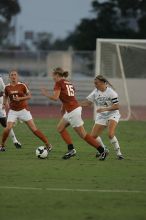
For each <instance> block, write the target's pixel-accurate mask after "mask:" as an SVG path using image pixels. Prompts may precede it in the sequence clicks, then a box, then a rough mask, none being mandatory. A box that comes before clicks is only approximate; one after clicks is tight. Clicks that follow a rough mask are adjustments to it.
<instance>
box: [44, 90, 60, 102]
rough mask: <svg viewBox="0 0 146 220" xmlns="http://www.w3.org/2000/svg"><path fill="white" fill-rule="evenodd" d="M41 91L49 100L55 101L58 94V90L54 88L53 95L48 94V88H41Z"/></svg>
mask: <svg viewBox="0 0 146 220" xmlns="http://www.w3.org/2000/svg"><path fill="white" fill-rule="evenodd" d="M41 92H42V95H44V96H46V97H47V98H49V99H50V100H53V101H57V100H58V99H59V96H60V90H55V91H54V93H53V95H49V92H48V90H47V89H45V88H42V89H41Z"/></svg>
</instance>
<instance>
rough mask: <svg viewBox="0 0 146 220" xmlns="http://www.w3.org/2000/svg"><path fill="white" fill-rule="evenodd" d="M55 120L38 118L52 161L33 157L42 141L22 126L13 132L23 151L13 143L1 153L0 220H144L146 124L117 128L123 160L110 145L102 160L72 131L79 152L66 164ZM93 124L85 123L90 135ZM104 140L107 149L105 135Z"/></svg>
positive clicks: (122, 125)
mask: <svg viewBox="0 0 146 220" xmlns="http://www.w3.org/2000/svg"><path fill="white" fill-rule="evenodd" d="M57 121H58V120H55V119H51V120H50V119H48V120H45V119H44V120H36V123H37V125H38V127H39V128H40V129H41V130H42V131H44V132H45V134H46V135H47V136H48V137H49V139H50V141H51V142H52V143H53V145H54V149H53V151H52V152H51V153H50V155H49V157H48V159H46V160H39V159H37V158H36V157H35V148H36V147H37V146H39V145H42V143H41V142H40V141H39V140H38V139H37V138H36V137H35V136H33V135H32V133H31V132H29V130H28V128H26V126H25V125H24V124H19V125H17V126H16V128H15V131H16V134H17V136H18V137H19V139H20V141H21V142H22V144H23V148H22V149H21V150H17V149H15V148H14V147H13V144H12V142H11V140H9V141H8V142H7V146H8V147H7V151H6V152H3V153H2V152H1V153H0V220H10V219H11V220H47V219H50V220H74V219H76V220H93V219H96V220H107V219H108V220H113V219H118V220H124V219H126V220H127V219H128V220H145V219H146V122H132V121H131V122H121V123H120V124H119V127H118V129H117V137H118V138H119V140H120V143H121V149H122V151H123V154H124V156H125V160H123V161H118V160H117V159H116V156H115V152H114V151H113V149H112V147H110V155H109V157H108V158H107V160H106V161H98V160H97V159H96V158H95V150H94V148H92V147H90V146H88V145H87V144H86V143H85V142H83V141H82V140H81V139H79V138H78V137H77V135H76V134H75V133H74V132H73V131H72V130H70V132H71V133H72V137H73V139H74V144H75V146H76V149H77V151H78V154H77V156H76V157H74V158H71V159H70V160H67V161H64V160H62V159H61V157H62V155H63V154H64V152H65V151H66V147H65V144H64V142H63V141H62V140H61V138H60V136H59V135H58V134H57V132H56V130H55V127H56V124H57ZM92 124H93V122H92V121H90V120H86V121H85V126H86V128H87V130H88V131H90V129H91V127H92ZM1 131H2V129H1ZM103 138H104V140H105V143H106V144H107V145H109V142H108V138H107V135H106V132H105V134H104V135H103Z"/></svg>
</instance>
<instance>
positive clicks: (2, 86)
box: [0, 77, 5, 92]
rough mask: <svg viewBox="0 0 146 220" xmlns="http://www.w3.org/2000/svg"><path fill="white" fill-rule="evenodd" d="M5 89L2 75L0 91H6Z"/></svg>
mask: <svg viewBox="0 0 146 220" xmlns="http://www.w3.org/2000/svg"><path fill="white" fill-rule="evenodd" d="M4 90H5V84H4V81H3V79H2V77H0V92H4Z"/></svg>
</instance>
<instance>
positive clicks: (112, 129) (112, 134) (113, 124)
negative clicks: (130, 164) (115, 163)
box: [108, 120, 124, 160]
mask: <svg viewBox="0 0 146 220" xmlns="http://www.w3.org/2000/svg"><path fill="white" fill-rule="evenodd" d="M117 124H118V123H117V122H116V121H115V120H109V122H108V136H109V139H110V142H111V144H112V145H113V147H114V149H115V151H116V154H117V157H118V159H119V160H120V159H124V158H123V156H122V153H121V150H120V145H119V141H118V139H117V137H116V136H115V130H116V127H117Z"/></svg>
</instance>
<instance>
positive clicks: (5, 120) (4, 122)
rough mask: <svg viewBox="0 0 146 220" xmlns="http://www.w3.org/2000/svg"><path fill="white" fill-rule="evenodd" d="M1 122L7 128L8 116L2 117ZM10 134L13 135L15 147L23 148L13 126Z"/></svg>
mask: <svg viewBox="0 0 146 220" xmlns="http://www.w3.org/2000/svg"><path fill="white" fill-rule="evenodd" d="M0 123H1V125H2V126H3V127H4V128H5V127H6V126H7V118H6V117H3V118H0ZM9 135H10V137H11V139H12V141H13V144H14V145H15V147H16V148H21V143H20V142H19V141H18V140H17V138H16V135H15V133H14V130H13V128H12V129H11V130H10V134H9Z"/></svg>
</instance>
